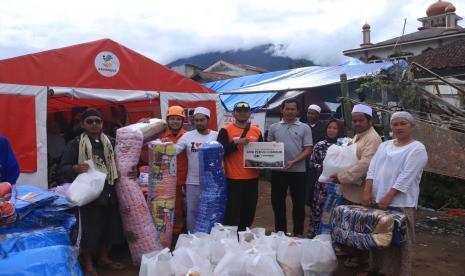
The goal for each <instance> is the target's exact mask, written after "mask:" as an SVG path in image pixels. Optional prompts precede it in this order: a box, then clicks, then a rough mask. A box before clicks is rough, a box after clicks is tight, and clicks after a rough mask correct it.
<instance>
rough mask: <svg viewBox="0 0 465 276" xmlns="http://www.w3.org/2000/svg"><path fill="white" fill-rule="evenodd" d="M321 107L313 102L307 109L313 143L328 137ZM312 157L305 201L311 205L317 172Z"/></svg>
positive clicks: (308, 170) (308, 166) (308, 164)
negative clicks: (322, 119)
mask: <svg viewBox="0 0 465 276" xmlns="http://www.w3.org/2000/svg"><path fill="white" fill-rule="evenodd" d="M320 113H321V107H320V106H318V105H316V104H311V105H309V106H308V109H307V124H308V126H309V127H310V129H311V130H312V140H313V145H316V143H318V142H320V141H323V140H324V139H325V137H326V133H325V132H326V124H327V122H324V121H320ZM309 159H310V157H309V158H307V161H306V167H307V194H306V195H305V203H306V204H307V205H309V206H310V204H311V201H312V199H313V186H314V185H315V182H316V178H317V172H316V170H315V168H314V166H312V165H311V164H310V160H309Z"/></svg>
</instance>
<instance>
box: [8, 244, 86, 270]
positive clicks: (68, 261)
mask: <svg viewBox="0 0 465 276" xmlns="http://www.w3.org/2000/svg"><path fill="white" fill-rule="evenodd" d="M0 275H22V276H35V275H44V276H55V275H70V276H80V275H82V271H81V266H80V265H79V261H78V258H77V252H76V249H75V248H74V247H72V246H69V245H54V246H47V247H39V248H34V249H29V250H24V251H20V252H15V253H12V254H10V255H9V256H8V258H5V259H2V260H1V261H0Z"/></svg>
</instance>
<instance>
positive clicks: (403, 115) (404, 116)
mask: <svg viewBox="0 0 465 276" xmlns="http://www.w3.org/2000/svg"><path fill="white" fill-rule="evenodd" d="M397 118H402V119H405V120H407V121H409V122H410V123H411V124H412V125H414V124H415V118H413V116H412V114H410V113H409V112H407V111H398V112H395V113H394V114H392V116H391V123H392V121H393V120H394V119H397Z"/></svg>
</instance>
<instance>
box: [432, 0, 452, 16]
mask: <svg viewBox="0 0 465 276" xmlns="http://www.w3.org/2000/svg"><path fill="white" fill-rule="evenodd" d="M449 6H452V8H453V9H454V11H455V7H454V5H452V3H450V2H447V1H441V0H438V1H437V2H435V3H433V4H431V5H430V6H429V7H428V9H426V15H427V16H436V15H441V14H445V13H446V8H449ZM448 12H449V11H448Z"/></svg>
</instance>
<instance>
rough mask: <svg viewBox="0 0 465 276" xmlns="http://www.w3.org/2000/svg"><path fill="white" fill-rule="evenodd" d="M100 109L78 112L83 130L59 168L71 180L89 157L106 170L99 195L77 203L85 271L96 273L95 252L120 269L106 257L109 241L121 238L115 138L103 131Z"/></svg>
mask: <svg viewBox="0 0 465 276" xmlns="http://www.w3.org/2000/svg"><path fill="white" fill-rule="evenodd" d="M102 126H103V120H102V115H101V113H100V111H98V110H96V109H86V110H85V111H84V112H83V113H82V115H81V128H82V129H84V132H83V133H82V134H80V135H79V136H77V137H76V138H74V139H73V140H71V141H70V142H69V143H68V144H67V145H66V148H65V151H64V153H63V156H62V158H61V163H60V167H61V172H62V174H63V178H62V179H64V180H65V181H66V182H70V183H71V182H73V180H74V179H75V178H76V177H77V175H78V174H81V173H85V172H87V171H88V170H89V165H88V164H87V163H85V162H84V161H87V160H92V161H93V162H94V164H95V168H96V169H97V170H98V171H101V172H103V173H106V174H107V178H106V180H105V185H104V187H103V191H102V193H101V194H100V196H99V197H98V198H97V199H96V200H94V201H92V202H91V203H89V204H87V205H84V206H81V207H79V214H80V219H81V222H80V223H81V225H82V238H81V244H80V246H81V254H82V257H83V258H82V259H83V268H84V270H85V274H86V275H96V271H95V268H94V265H93V256H94V255H96V254H97V253H98V256H97V257H98V263H99V265H100V266H102V267H106V268H108V269H115V270H119V269H123V268H124V266H123V265H122V264H120V263H117V262H113V261H111V260H110V258H109V251H110V248H111V245H112V244H117V243H120V242H122V241H123V240H124V238H123V231H122V224H121V217H120V214H119V210H118V199H117V197H116V191H115V185H117V181H116V179H117V178H118V173H117V170H116V162H115V154H114V150H113V149H114V139H113V138H111V137H109V136H107V135H106V134H104V133H103V132H102Z"/></svg>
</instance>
